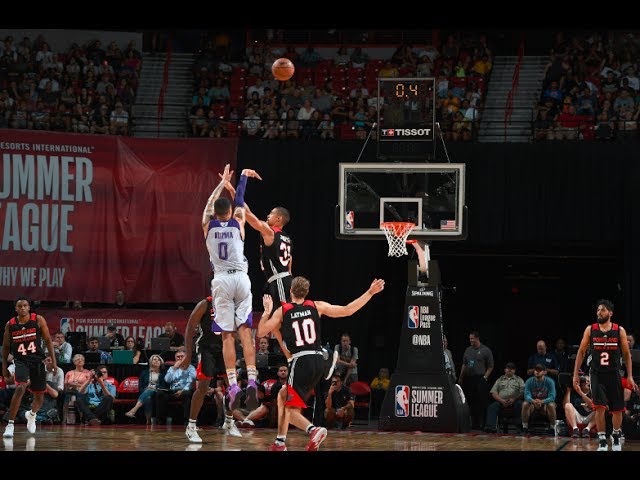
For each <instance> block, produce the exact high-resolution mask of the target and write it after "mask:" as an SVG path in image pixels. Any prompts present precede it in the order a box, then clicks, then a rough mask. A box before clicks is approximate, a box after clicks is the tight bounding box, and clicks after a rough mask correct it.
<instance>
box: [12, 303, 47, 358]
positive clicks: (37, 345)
mask: <svg viewBox="0 0 640 480" xmlns="http://www.w3.org/2000/svg"><path fill="white" fill-rule="evenodd" d="M7 328H8V329H9V336H10V337H11V338H10V340H9V341H10V342H11V354H12V355H13V358H14V359H16V360H18V361H21V362H42V360H43V359H44V357H45V356H46V355H45V354H44V349H43V348H42V332H41V331H40V326H39V325H38V317H37V315H36V314H35V313H31V314H30V315H29V320H27V321H26V322H25V323H20V322H19V321H18V318H17V317H13V318H12V319H11V320H9V321H8V322H7Z"/></svg>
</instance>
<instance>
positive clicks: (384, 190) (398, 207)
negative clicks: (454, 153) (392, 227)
mask: <svg viewBox="0 0 640 480" xmlns="http://www.w3.org/2000/svg"><path fill="white" fill-rule="evenodd" d="M464 192H465V165H464V164H462V163H447V164H415V163H341V164H340V178H339V198H338V208H337V212H336V216H337V221H336V236H337V237H338V238H341V239H357V240H384V239H385V234H384V231H383V230H382V229H381V228H380V224H381V223H383V222H412V223H415V224H416V227H415V228H414V230H413V232H412V233H411V234H410V235H409V239H416V240H425V241H428V240H463V239H465V238H466V218H465V217H466V207H465V195H464Z"/></svg>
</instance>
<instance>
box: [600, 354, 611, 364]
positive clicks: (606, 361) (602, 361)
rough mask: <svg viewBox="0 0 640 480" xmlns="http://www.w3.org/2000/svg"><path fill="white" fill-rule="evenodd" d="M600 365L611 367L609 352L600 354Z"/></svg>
mask: <svg viewBox="0 0 640 480" xmlns="http://www.w3.org/2000/svg"><path fill="white" fill-rule="evenodd" d="M600 365H609V353H607V352H601V353H600Z"/></svg>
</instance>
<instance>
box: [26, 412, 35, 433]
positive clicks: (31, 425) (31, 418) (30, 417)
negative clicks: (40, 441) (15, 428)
mask: <svg viewBox="0 0 640 480" xmlns="http://www.w3.org/2000/svg"><path fill="white" fill-rule="evenodd" d="M24 416H25V418H26V419H27V431H28V432H29V433H36V414H35V413H31V410H27V411H26V412H24Z"/></svg>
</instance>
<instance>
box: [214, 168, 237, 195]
mask: <svg viewBox="0 0 640 480" xmlns="http://www.w3.org/2000/svg"><path fill="white" fill-rule="evenodd" d="M231 173H232V174H233V172H231ZM218 176H219V177H220V179H222V180H224V177H223V176H222V174H221V173H219V174H218ZM224 188H226V189H227V190H228V191H229V193H230V194H231V196H232V197H233V198H235V196H236V189H235V188H234V187H233V185H231V182H225V184H224Z"/></svg>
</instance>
